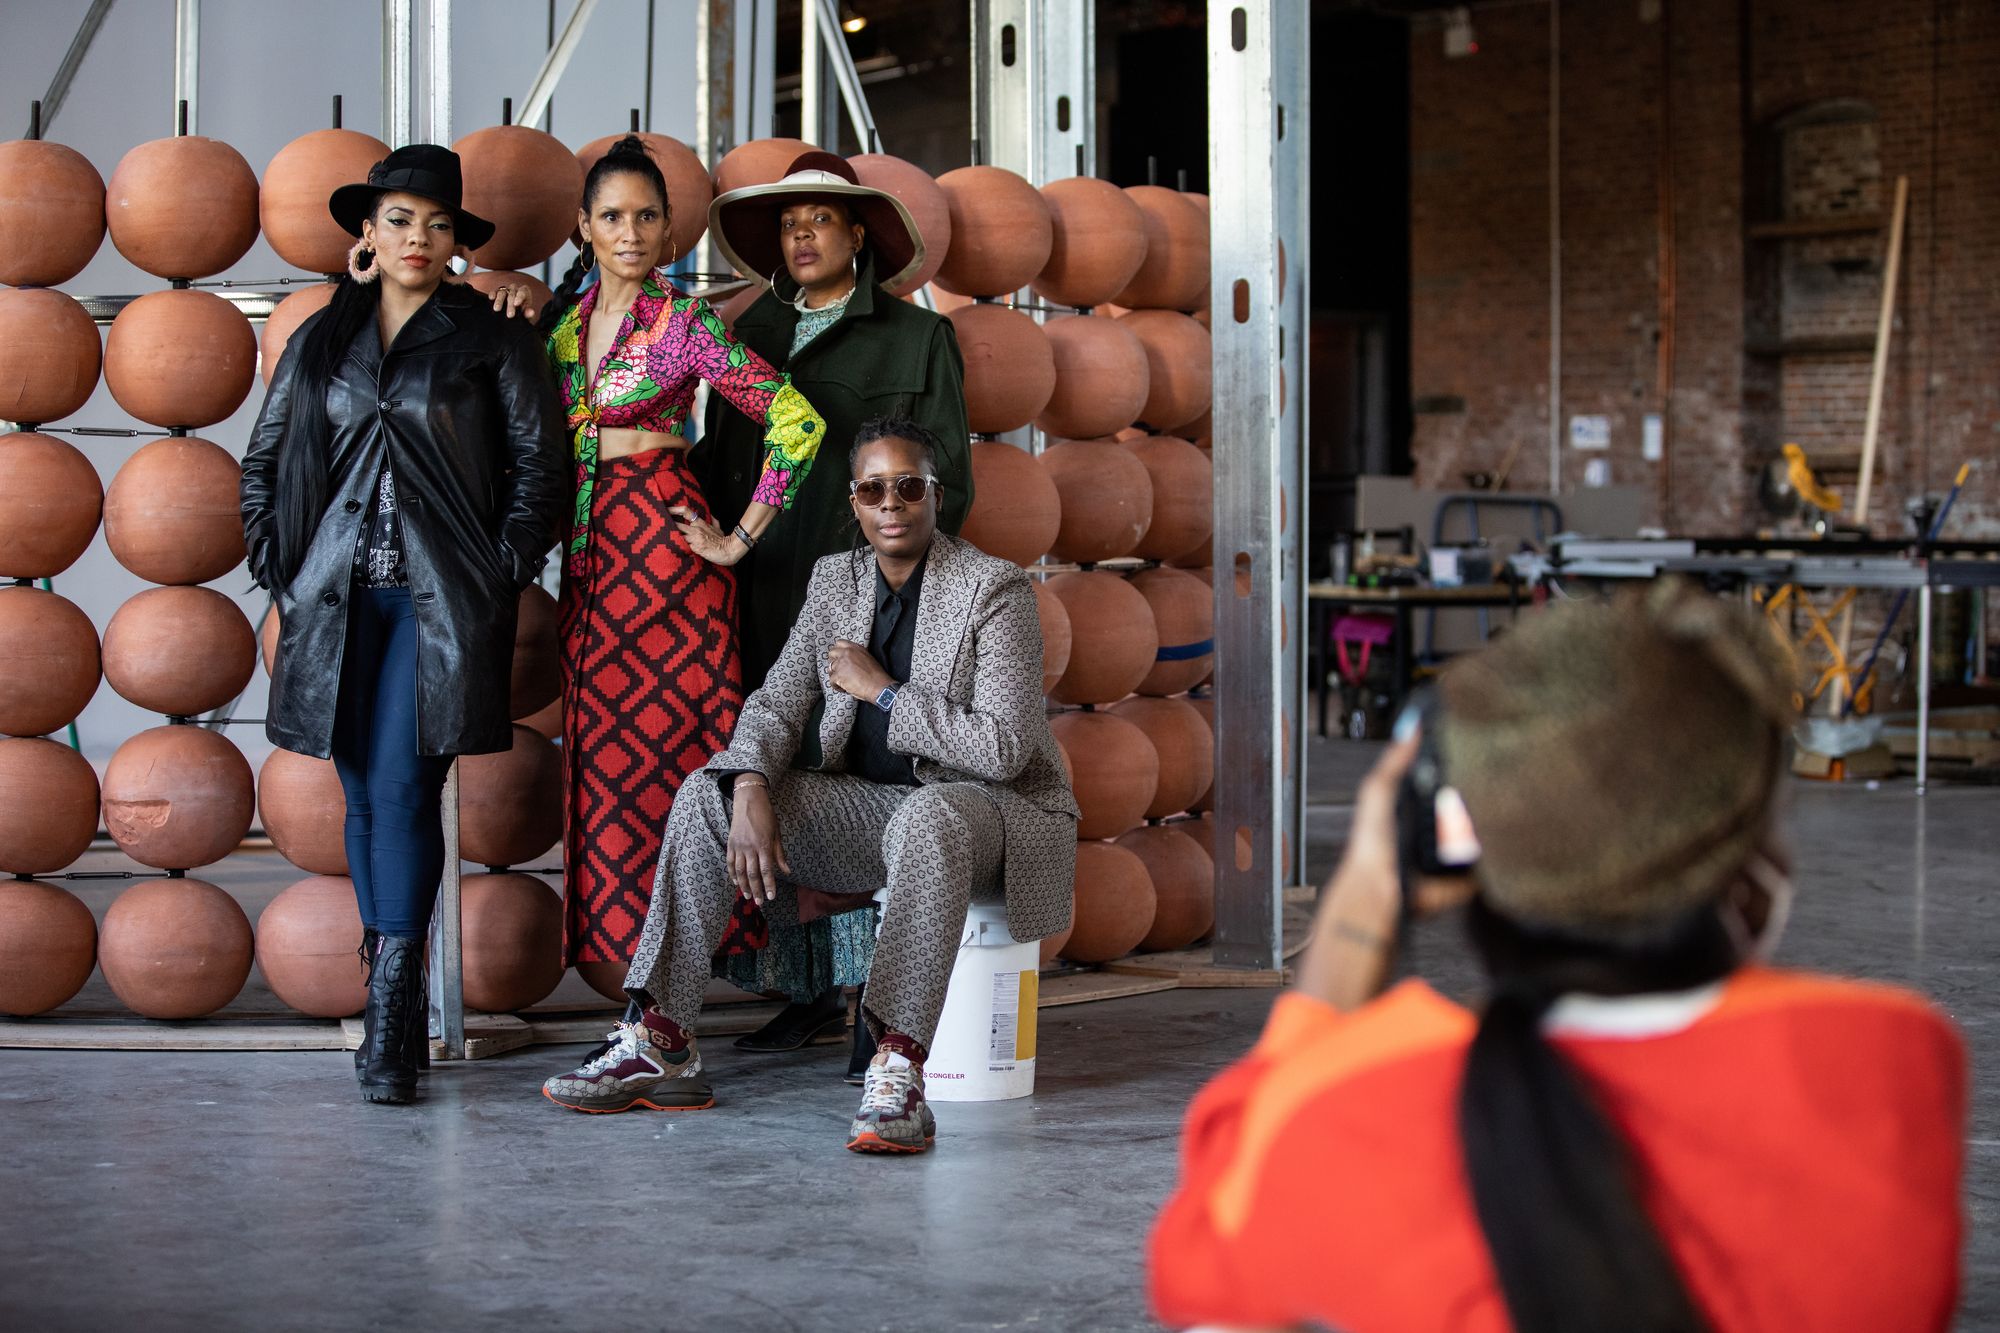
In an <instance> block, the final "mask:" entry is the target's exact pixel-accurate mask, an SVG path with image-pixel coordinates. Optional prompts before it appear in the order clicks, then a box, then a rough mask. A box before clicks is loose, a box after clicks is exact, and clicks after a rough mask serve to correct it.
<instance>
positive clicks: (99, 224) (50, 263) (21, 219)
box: [0, 139, 104, 287]
mask: <svg viewBox="0 0 2000 1333" xmlns="http://www.w3.org/2000/svg"><path fill="white" fill-rule="evenodd" d="M0 237H5V238H6V243H5V244H4V245H0V283H4V284H5V285H7V286H9V287H55V286H59V285H60V284H62V283H65V282H68V281H69V280H70V279H71V278H73V277H75V276H76V275H77V274H79V273H81V272H83V270H84V266H85V265H87V264H89V263H90V260H91V257H92V256H93V255H95V254H96V253H97V247H98V246H100V245H102V244H103V243H104V178H103V177H102V176H100V175H98V174H97V168H96V167H93V166H91V165H90V159H88V158H86V157H85V156H84V155H83V154H82V153H79V152H77V151H76V150H75V149H74V148H67V147H64V146H63V145H62V144H59V143H50V142H49V141H48V140H46V139H15V140H13V141H12V142H10V143H0Z"/></svg>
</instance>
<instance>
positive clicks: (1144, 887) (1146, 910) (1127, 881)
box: [1062, 842, 1155, 963]
mask: <svg viewBox="0 0 2000 1333" xmlns="http://www.w3.org/2000/svg"><path fill="white" fill-rule="evenodd" d="M1154 911H1155V902H1154V897H1153V880H1152V877H1151V876H1149V875H1148V874H1147V873H1146V863H1145V862H1144V861H1141V860H1140V859H1139V858H1138V856H1137V855H1136V854H1134V853H1133V852H1132V851H1130V850H1129V849H1127V848H1124V847H1120V846H1118V845H1117V844H1116V843H1110V842H1080V843H1078V844H1077V845H1076V916H1075V919H1074V920H1073V921H1072V923H1071V925H1070V929H1069V940H1068V941H1067V942H1066V943H1065V944H1064V945H1063V950H1062V956H1063V957H1065V958H1067V959H1069V960H1070V961H1071V962H1072V963H1108V962H1111V961H1112V960H1114V959H1118V958H1123V957H1124V956H1125V955H1126V954H1128V953H1131V952H1132V950H1134V949H1136V948H1138V947H1139V941H1140V940H1143V939H1145V938H1146V932H1147V931H1149V930H1151V929H1152V928H1153V914H1154Z"/></svg>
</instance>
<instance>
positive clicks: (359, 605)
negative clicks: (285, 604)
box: [333, 584, 451, 939]
mask: <svg viewBox="0 0 2000 1333" xmlns="http://www.w3.org/2000/svg"><path fill="white" fill-rule="evenodd" d="M333 766H334V770H335V771H336V772H338V773H339V774H340V785H341V788H342V789H343V790H344V791H345V792H346V794H347V823H346V827H345V833H346V844H347V869H348V873H349V874H350V875H352V876H353V879H354V896H355V897H356V899H358V900H359V901H360V904H361V923H362V924H363V925H365V926H373V927H374V928H375V929H376V930H379V931H381V932H382V933H383V934H384V935H399V936H402V937H404V938H407V939H416V938H421V937H423V936H424V935H426V934H428V933H429V931H430V926H431V909H432V908H433V907H435V906H436V905H437V891H438V879H439V877H440V876H441V875H442V874H443V873H444V819H443V814H442V811H441V810H440V808H439V804H438V800H439V797H440V795H441V794H442V793H443V791H444V780H445V774H446V773H447V772H448V771H449V770H450V768H451V759H450V757H449V756H446V755H422V754H418V753H417V617H416V607H415V605H414V604H413V603H412V602H411V600H410V590H409V589H408V588H364V587H362V586H360V585H359V584H356V585H355V586H354V587H353V588H352V589H350V591H349V596H348V620H347V649H346V652H345V654H344V655H343V657H342V659H341V664H340V698H339V702H338V703H337V704H336V705H335V707H334V715H333Z"/></svg>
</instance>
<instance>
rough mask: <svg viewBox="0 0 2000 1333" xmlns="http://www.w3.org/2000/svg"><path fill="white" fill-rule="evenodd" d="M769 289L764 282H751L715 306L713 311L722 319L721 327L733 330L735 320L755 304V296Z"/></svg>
mask: <svg viewBox="0 0 2000 1333" xmlns="http://www.w3.org/2000/svg"><path fill="white" fill-rule="evenodd" d="M769 290H770V288H769V287H768V286H767V285H766V284H764V283H761V282H753V283H751V284H750V285H749V286H747V287H745V288H743V290H741V291H739V292H737V293H736V294H735V295H734V296H731V297H730V298H729V299H728V300H726V301H724V302H723V303H722V304H721V305H719V306H717V307H715V313H716V314H717V315H719V316H720V317H721V319H722V327H724V328H725V329H728V330H730V331H731V332H734V331H735V329H736V321H737V320H738V319H739V318H741V317H742V315H743V312H744V311H746V310H748V309H749V308H750V307H751V306H753V305H755V304H756V303H757V298H758V297H760V296H762V295H763V294H764V293H765V292H767V291H769Z"/></svg>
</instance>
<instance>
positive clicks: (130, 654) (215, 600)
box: [104, 588, 257, 717]
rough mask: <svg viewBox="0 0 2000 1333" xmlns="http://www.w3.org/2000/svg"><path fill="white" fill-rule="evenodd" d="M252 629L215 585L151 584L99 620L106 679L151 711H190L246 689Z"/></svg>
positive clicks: (253, 656) (251, 667) (252, 659)
mask: <svg viewBox="0 0 2000 1333" xmlns="http://www.w3.org/2000/svg"><path fill="white" fill-rule="evenodd" d="M256 670H257V632H256V631H255V630H253V629H251V628H250V621H249V618H248V617H246V616H245V615H244V614H243V612H242V611H241V610H239V609H238V608H237V605H236V603H235V602H232V601H230V600H229V599H228V598H227V597H224V596H223V595H222V594H221V593H219V592H217V591H215V590H214V589H213V588H148V589H146V590H145V591H144V592H141V593H137V594H135V595H134V596H133V597H132V598H131V599H130V600H129V601H127V602H126V603H125V604H124V605H123V606H121V607H119V608H118V610H117V611H115V612H114V613H113V614H112V616H111V623H110V624H108V625H106V626H105V627H104V682H105V684H107V685H109V686H110V687H111V688H112V689H114V690H116V691H118V693H119V695H120V696H121V697H123V698H125V699H127V700H129V701H130V702H132V703H135V704H137V705H139V707H141V708H143V709H145V710H146V711H147V712H149V713H165V714H166V715H167V716H169V717H194V716H196V715H197V714H201V713H206V712H208V711H209V710H210V709H214V708H220V707H222V706H223V705H224V704H226V703H228V702H229V701H230V700H231V699H234V698H235V697H236V696H237V695H239V694H241V693H242V692H243V687H244V686H245V685H248V684H249V683H250V677H251V676H252V675H253V674H254V673H255V672H256Z"/></svg>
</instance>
